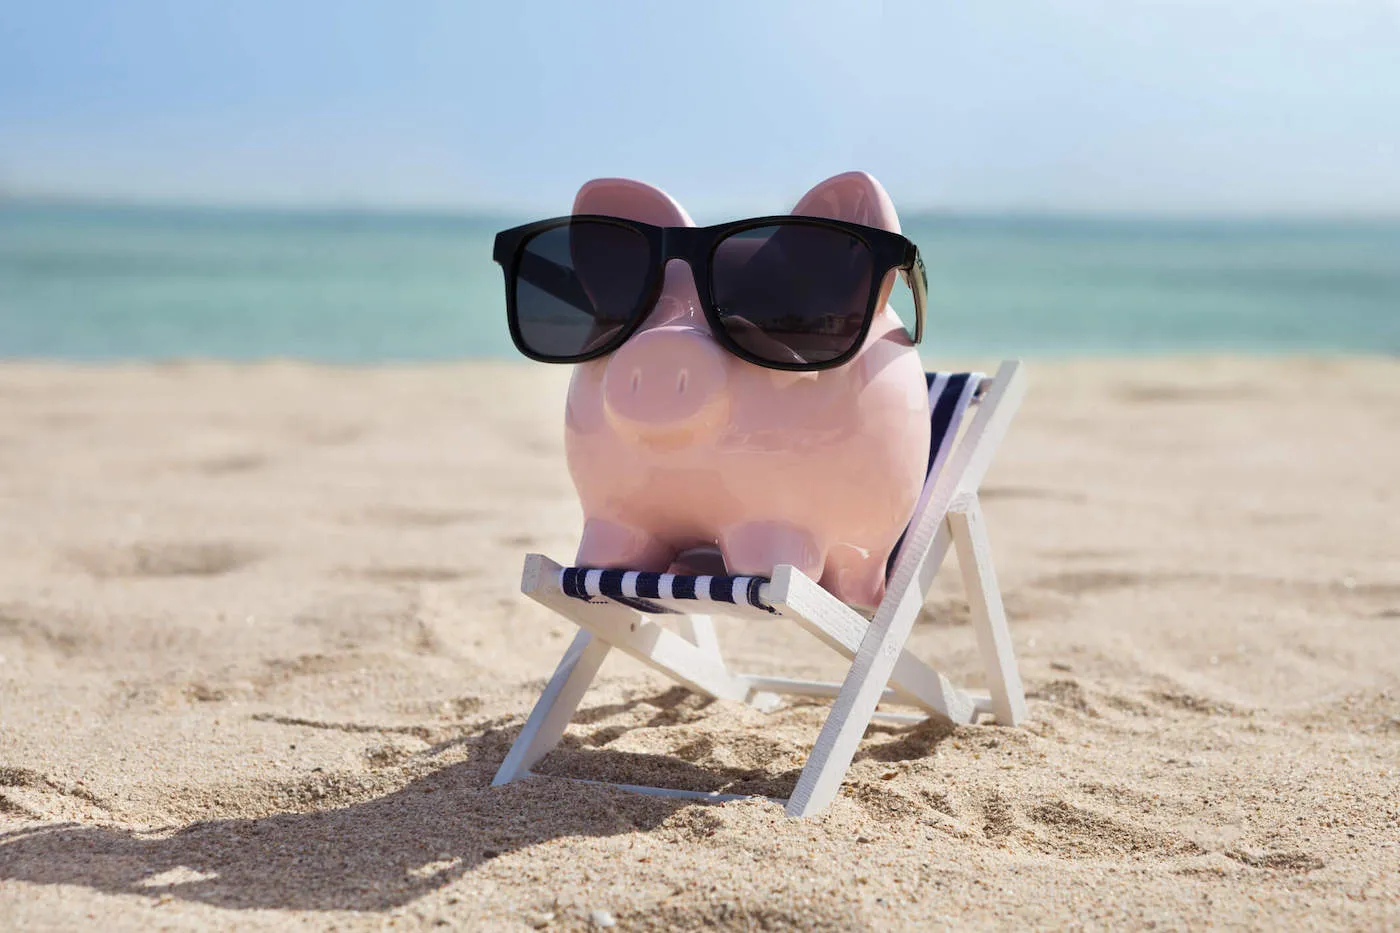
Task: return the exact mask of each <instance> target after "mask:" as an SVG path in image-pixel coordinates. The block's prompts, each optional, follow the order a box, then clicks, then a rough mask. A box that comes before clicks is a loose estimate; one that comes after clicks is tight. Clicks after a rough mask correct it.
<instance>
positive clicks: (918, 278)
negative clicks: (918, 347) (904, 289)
mask: <svg viewBox="0 0 1400 933" xmlns="http://www.w3.org/2000/svg"><path fill="white" fill-rule="evenodd" d="M913 253H914V255H913V257H912V258H911V259H910V260H909V262H908V263H907V264H906V265H905V266H904V268H903V269H902V270H901V271H903V273H904V281H905V284H907V285H908V286H909V290H910V291H911V292H913V293H914V333H912V334H910V336H911V337H913V338H914V342H915V343H920V342H921V341H922V340H923V339H924V308H925V305H926V304H927V303H928V272H927V271H926V270H925V269H924V260H923V257H921V256H920V255H919V251H918V249H917V247H916V248H915V249H914V251H913Z"/></svg>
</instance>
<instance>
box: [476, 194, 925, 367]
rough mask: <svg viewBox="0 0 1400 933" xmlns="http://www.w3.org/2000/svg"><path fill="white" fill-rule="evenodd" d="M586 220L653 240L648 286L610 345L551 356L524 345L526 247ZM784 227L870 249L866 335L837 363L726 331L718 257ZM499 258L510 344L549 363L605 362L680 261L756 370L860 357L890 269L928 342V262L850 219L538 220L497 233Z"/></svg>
mask: <svg viewBox="0 0 1400 933" xmlns="http://www.w3.org/2000/svg"><path fill="white" fill-rule="evenodd" d="M579 221H588V222H591V223H602V224H611V225H613V226H617V227H623V228H626V229H628V230H632V231H633V232H635V233H638V234H640V235H641V236H642V237H643V238H644V239H645V240H646V244H647V248H648V250H649V252H650V256H649V260H648V266H647V281H646V282H645V284H644V285H643V288H642V292H641V298H640V299H639V300H638V302H637V307H636V308H634V309H633V310H632V311H631V313H630V314H629V315H628V319H627V323H626V324H624V325H623V326H622V327H621V328H620V329H619V330H618V332H617V334H616V336H614V337H612V338H611V339H609V340H608V341H607V342H606V343H604V344H601V345H599V346H597V347H595V348H593V349H592V350H589V351H588V352H587V353H580V354H577V355H575V356H549V355H545V354H541V353H537V352H535V351H534V350H531V349H530V348H529V347H528V346H526V345H525V340H524V338H523V337H522V335H521V332H520V314H519V309H518V307H517V306H516V291H517V289H518V285H519V273H520V263H521V257H522V256H523V255H524V252H525V247H526V245H527V244H528V243H529V242H530V240H532V239H533V238H534V237H536V236H538V235H540V234H541V233H544V232H546V231H549V230H553V229H555V228H557V227H562V226H567V225H569V224H573V223H577V222H579ZM780 225H781V226H808V227H823V228H826V229H829V230H837V231H840V232H842V233H845V234H848V235H850V236H853V237H855V238H856V239H857V240H860V241H861V242H862V243H863V244H864V245H865V246H866V248H867V249H869V250H870V254H871V261H872V263H873V266H872V269H871V277H870V295H869V297H868V298H867V300H866V307H865V317H864V319H863V320H862V321H861V327H860V333H859V335H858V336H857V337H856V339H855V340H854V341H853V342H852V344H851V347H850V349H848V350H845V351H843V352H842V353H841V354H840V355H839V356H836V357H833V358H832V359H830V360H823V361H821V362H817V363H784V362H777V361H774V360H768V359H764V358H762V357H760V356H756V355H754V354H753V353H751V352H749V351H748V350H745V349H744V348H743V347H742V346H740V345H739V344H738V343H737V342H736V341H735V340H734V338H732V337H731V336H730V335H729V333H728V332H727V331H726V330H725V327H724V323H723V318H721V316H720V313H719V310H718V309H717V308H716V307H715V303H714V300H713V295H712V291H711V285H712V282H711V278H712V276H713V259H714V255H715V252H716V251H717V250H718V249H719V246H720V244H721V243H723V242H724V240H726V239H727V238H729V237H731V236H734V235H735V234H738V233H743V232H745V231H747V230H753V229H755V228H757V227H772V226H780ZM492 258H493V259H494V260H495V261H496V262H498V263H500V265H501V268H502V270H503V271H504V273H505V279H506V319H507V321H508V322H509V324H510V337H511V340H512V341H514V342H515V348H516V349H517V350H519V351H520V352H521V353H522V354H524V355H525V356H527V357H529V358H530V359H532V360H538V361H539V362H542V363H583V362H586V361H588V360H592V359H597V358H598V357H600V356H606V355H607V354H609V353H612V352H614V351H615V350H617V349H618V348H619V347H621V346H622V345H623V344H624V343H626V342H627V341H628V340H629V339H630V338H631V337H632V335H633V334H635V333H636V332H637V330H638V329H639V328H640V327H641V326H642V324H643V323H644V322H645V321H646V319H647V317H648V315H649V314H650V313H651V309H652V308H653V307H655V305H656V301H657V299H659V298H660V297H661V290H662V287H663V285H664V282H665V277H666V265H667V264H668V263H669V262H670V261H671V260H673V259H679V260H682V261H683V262H685V263H686V265H688V266H689V267H690V273H691V278H692V279H694V281H695V290H696V293H697V295H698V297H699V299H700V307H701V310H702V311H703V312H704V314H705V320H706V321H707V322H708V323H709V325H710V332H711V334H712V335H713V336H714V338H715V340H717V341H718V342H719V343H720V345H721V346H723V347H724V348H725V349H726V350H728V351H729V352H730V353H733V354H734V355H735V356H737V357H739V358H740V359H742V360H744V361H746V362H749V363H753V364H754V365H756V366H762V367H764V368H767V369H781V370H788V371H794V372H815V371H818V370H823V369H834V368H835V367H837V366H841V365H843V364H845V363H848V362H850V360H851V359H852V358H853V357H854V356H855V355H856V354H857V353H858V352H860V348H861V347H862V346H863V345H864V344H865V338H866V336H867V335H869V333H870V326H871V324H872V323H873V322H874V320H875V313H876V311H878V310H879V309H878V308H877V307H876V304H877V301H878V299H879V297H880V287H881V285H882V284H883V282H884V280H885V276H886V275H887V274H888V273H889V271H890V270H891V269H898V270H900V272H901V273H902V274H903V277H904V280H905V282H906V283H907V284H908V285H909V289H910V291H912V292H913V293H914V317H915V327H914V333H913V334H912V335H911V336H912V337H913V340H914V343H916V344H917V343H919V342H920V341H922V340H923V336H924V305H925V304H926V302H927V299H928V274H927V272H926V271H925V269H924V262H923V259H922V258H920V256H919V248H918V247H917V246H915V245H914V243H913V242H912V241H911V240H909V238H908V237H905V236H903V235H902V234H899V233H893V232H891V231H889V230H882V229H881V228H879V227H867V226H865V225H864V224H857V223H851V222H850V221H845V220H831V219H829V218H826V217H807V216H802V215H798V214H778V215H775V216H770V217H752V218H749V219H747V220H735V221H731V222H729V223H723V224H715V225H713V226H709V227H658V226H656V225H654V224H648V223H642V222H641V221H637V220H628V219H626V218H623V217H612V216H609V215H606V214H572V215H569V216H565V217H552V218H550V219H548V220H537V221H535V222H534V223H528V224H524V225H522V226H519V227H512V228H511V229H509V230H503V231H501V232H500V233H498V234H496V242H495V247H494V249H493V250H492ZM906 331H907V328H906Z"/></svg>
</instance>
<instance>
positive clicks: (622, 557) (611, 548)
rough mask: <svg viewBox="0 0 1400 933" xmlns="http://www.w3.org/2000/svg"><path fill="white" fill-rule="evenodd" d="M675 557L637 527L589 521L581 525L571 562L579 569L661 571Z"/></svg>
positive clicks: (592, 519)
mask: <svg viewBox="0 0 1400 933" xmlns="http://www.w3.org/2000/svg"><path fill="white" fill-rule="evenodd" d="M675 557H676V552H675V549H674V548H670V547H667V546H666V545H665V544H663V543H662V542H660V541H658V540H657V539H656V538H654V537H652V536H651V535H650V534H648V533H647V532H645V531H642V530H641V529H639V528H632V527H630V526H628V525H621V524H618V523H617V522H609V521H604V520H603V519H598V518H590V519H588V521H586V522H584V525H583V540H582V541H580V542H579V546H578V556H577V557H575V558H574V563H575V564H577V565H578V566H580V567H602V568H605V569H618V570H654V571H664V570H665V569H666V568H667V567H669V566H670V565H671V561H672V560H674V559H675Z"/></svg>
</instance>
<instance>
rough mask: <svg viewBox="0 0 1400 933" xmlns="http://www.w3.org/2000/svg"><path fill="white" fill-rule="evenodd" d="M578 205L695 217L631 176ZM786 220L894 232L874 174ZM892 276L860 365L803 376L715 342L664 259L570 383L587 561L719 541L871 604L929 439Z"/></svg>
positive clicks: (842, 182) (688, 277)
mask: <svg viewBox="0 0 1400 933" xmlns="http://www.w3.org/2000/svg"><path fill="white" fill-rule="evenodd" d="M573 213H574V214H602V215H610V216H613V217H621V218H626V219H629V220H632V221H640V222H644V223H648V224H655V225H658V226H663V227H675V226H687V227H693V226H695V224H694V222H693V221H692V220H691V219H690V217H689V215H687V213H686V211H685V210H684V209H683V208H682V207H681V206H680V205H679V204H678V203H677V202H676V201H675V200H673V199H672V198H671V197H670V196H669V195H667V194H666V193H665V192H663V191H661V190H659V189H657V188H653V187H651V186H649V185H645V184H642V183H640V182H636V181H629V180H624V179H611V178H609V179H598V180H595V181H591V182H588V183H587V184H585V185H584V186H583V187H582V189H580V190H579V192H578V196H577V198H576V199H575V201H574V207H573ZM792 213H793V214H798V215H805V216H811V217H823V218H828V219H833V220H845V221H851V222H855V223H859V224H864V225H866V226H870V227H879V228H882V229H885V230H890V231H893V232H896V233H897V232H899V219H898V217H897V216H896V214H895V211H894V206H893V204H892V203H891V201H890V198H889V195H887V194H886V193H885V191H884V189H883V188H882V187H881V186H880V184H879V183H878V182H877V181H876V180H875V179H874V178H872V177H871V176H869V175H867V174H865V173H863V172H851V173H847V174H844V175H838V176H836V177H834V178H830V179H828V180H827V181H824V182H822V183H821V184H819V185H817V186H816V187H815V188H813V189H812V190H811V191H810V192H808V193H807V195H806V196H805V197H803V198H802V200H801V201H800V202H798V204H797V206H796V207H795V208H794V209H793V211H792ZM896 275H897V272H896V270H891V271H890V272H888V273H887V274H886V275H885V277H884V278H883V280H882V282H881V286H880V287H881V291H880V293H879V299H878V304H877V305H876V308H877V309H878V310H877V311H876V313H875V315H874V319H873V322H872V324H871V327H870V330H869V332H868V334H867V336H866V338H865V340H864V341H863V343H861V344H860V348H859V350H858V351H857V353H856V354H855V356H854V357H853V358H851V359H850V360H849V361H848V362H846V363H844V364H842V365H839V366H836V367H835V368H831V369H824V370H820V371H816V372H791V371H783V370H777V369H770V368H766V367H764V366H760V365H756V364H754V363H751V362H748V361H746V360H744V359H741V358H739V357H738V356H736V355H734V354H732V353H729V352H727V351H726V350H725V349H724V348H723V347H722V346H720V345H719V344H718V342H717V341H716V340H715V339H714V337H713V335H712V334H711V332H710V329H709V326H708V324H707V321H706V318H705V315H704V314H703V313H702V311H701V308H700V306H699V299H698V297H697V291H696V284H695V281H694V278H693V276H692V271H691V269H690V267H689V266H688V265H687V264H686V263H685V262H681V261H678V260H672V261H670V262H669V263H667V264H666V267H665V270H664V283H663V286H662V288H661V292H660V297H659V298H658V299H657V300H656V303H655V306H654V307H653V308H652V309H651V310H650V312H649V314H648V316H647V317H646V319H645V321H644V323H643V324H642V325H641V327H640V329H639V330H638V331H637V332H636V333H634V334H633V335H632V336H631V337H630V338H628V340H627V341H626V342H625V343H624V344H623V345H622V346H621V347H619V348H618V349H617V350H615V351H614V352H612V353H610V354H608V355H606V356H603V357H599V358H597V359H592V360H588V361H586V362H583V363H579V364H577V366H576V367H575V370H574V373H573V379H572V382H571V383H570V386H569V394H568V404H567V411H566V418H565V443H566V450H567V454H568V465H569V472H570V475H571V476H572V478H573V482H574V485H575V487H576V488H577V490H578V496H579V501H580V502H581V504H582V506H583V514H584V528H583V539H582V541H581V543H580V544H579V549H578V555H577V559H576V562H577V564H578V565H579V566H587V567H601V568H626V569H632V570H654V571H665V570H667V569H673V568H674V567H675V566H676V564H677V559H678V557H679V556H681V555H693V554H694V553H696V552H697V550H700V551H703V550H704V549H706V548H710V549H717V550H718V553H719V555H720V556H722V558H723V563H724V567H725V569H727V571H728V572H729V573H732V574H744V575H757V576H767V575H769V574H771V572H772V570H773V568H774V567H775V566H777V565H779V564H791V565H793V566H794V567H796V568H798V569H799V570H801V571H802V572H803V573H805V574H807V575H808V576H810V577H812V578H813V579H816V580H818V581H819V582H820V583H821V585H822V586H823V587H825V588H826V589H827V590H828V591H830V592H831V593H832V594H833V595H835V596H836V597H837V598H838V599H840V600H842V601H844V602H846V603H850V604H852V605H857V606H865V607H870V606H875V605H877V604H878V603H879V601H880V599H881V597H882V596H883V595H884V589H885V570H886V564H887V561H888V559H889V556H890V552H891V550H892V549H893V548H894V546H895V544H896V542H897V541H898V539H899V537H900V535H901V533H902V532H903V530H904V528H905V525H906V524H907V523H908V521H909V519H910V516H911V513H912V511H913V509H914V505H915V503H916V501H917V499H918V496H919V492H920V489H921V487H922V485H923V481H924V473H925V467H926V463H927V456H928V446H929V403H928V395H927V390H926V384H925V381H924V375H923V366H922V364H921V363H920V360H919V356H918V354H917V352H916V350H915V348H914V345H913V341H912V340H911V339H910V337H909V335H908V333H907V331H906V329H905V327H904V326H903V325H902V323H901V322H900V321H899V319H898V317H897V316H896V315H895V313H894V312H893V310H892V309H890V308H889V306H888V304H887V299H888V296H889V293H890V289H891V288H892V286H893V285H894V282H895V278H896Z"/></svg>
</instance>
